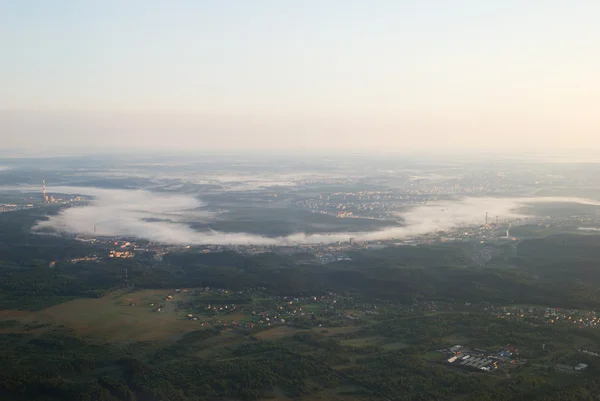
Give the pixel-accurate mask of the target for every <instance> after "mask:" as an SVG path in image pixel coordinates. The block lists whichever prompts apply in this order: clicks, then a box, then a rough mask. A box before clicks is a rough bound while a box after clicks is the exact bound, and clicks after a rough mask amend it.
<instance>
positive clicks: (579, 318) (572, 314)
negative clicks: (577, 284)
mask: <svg viewBox="0 0 600 401" xmlns="http://www.w3.org/2000/svg"><path fill="white" fill-rule="evenodd" d="M484 310H486V311H488V312H491V313H493V314H494V315H496V316H497V317H499V318H501V319H515V320H521V319H527V320H529V321H541V322H543V323H546V324H559V323H566V324H572V325H576V326H579V327H580V328H585V327H587V328H600V316H598V315H597V314H596V312H595V311H585V310H577V309H562V308H534V307H529V308H518V307H494V306H488V307H486V308H484Z"/></svg>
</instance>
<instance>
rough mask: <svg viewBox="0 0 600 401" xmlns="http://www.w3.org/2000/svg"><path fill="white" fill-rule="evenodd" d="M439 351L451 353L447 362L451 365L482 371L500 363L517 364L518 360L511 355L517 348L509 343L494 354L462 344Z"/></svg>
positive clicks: (489, 369)
mask: <svg viewBox="0 0 600 401" xmlns="http://www.w3.org/2000/svg"><path fill="white" fill-rule="evenodd" d="M441 352H444V353H447V354H450V355H451V356H450V357H449V358H448V363H450V364H452V365H455V366H459V367H464V368H470V369H478V370H482V371H484V372H492V371H494V370H496V369H498V368H499V367H500V365H501V364H512V365H516V364H519V361H518V360H517V359H514V358H513V357H512V356H513V354H516V353H517V352H518V350H517V349H515V348H514V347H512V346H511V345H508V346H507V347H506V349H502V350H500V351H498V352H497V353H495V354H490V353H488V352H487V351H485V350H482V349H477V348H474V349H470V348H467V347H463V346H462V345H455V346H453V347H450V348H449V349H443V350H441Z"/></svg>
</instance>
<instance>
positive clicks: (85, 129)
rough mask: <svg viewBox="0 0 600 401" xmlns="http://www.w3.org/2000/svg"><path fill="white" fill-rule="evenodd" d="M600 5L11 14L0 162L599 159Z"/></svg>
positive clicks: (46, 6) (38, 5)
mask: <svg viewBox="0 0 600 401" xmlns="http://www.w3.org/2000/svg"><path fill="white" fill-rule="evenodd" d="M599 16H600V3H598V2H591V1H584V2H580V3H579V4H578V5H577V7H575V6H573V5H572V4H569V3H567V2H527V3H523V2H519V1H516V0H510V1H505V2H501V3H496V4H490V3H489V2H478V1H475V0H457V1H454V2H439V1H431V2H419V3H416V2H409V1H399V0H398V1H393V0H379V1H374V2H361V1H341V0H336V1H330V2H327V3H323V2H317V1H312V0H306V1H303V2H300V3H295V4H292V3H282V2H275V1H267V0H263V1H257V2H252V3H250V2H244V1H234V0H231V1H222V2H216V1H198V2H192V1H182V2H177V3H174V4H167V3H164V2H161V1H128V2H125V3H124V2H120V1H115V0H107V1H104V2H97V3H81V2H76V1H52V2H45V1H41V0H34V1H29V2H4V3H2V4H0V26H1V28H0V32H2V35H0V47H2V49H3V52H1V53H0V87H2V91H0V132H2V133H3V135H1V136H0V149H4V150H7V149H24V150H26V151H30V152H36V151H38V152H39V151H42V150H56V151H58V150H61V149H62V150H65V151H77V152H82V151H86V150H87V151H88V152H89V151H100V150H102V151H106V152H110V151H122V150H123V149H136V150H138V151H184V150H185V151H189V150H196V151H211V152H226V151H236V152H238V151H248V152H251V151H264V152H278V151H294V152H298V151H299V152H310V151H314V150H319V151H338V152H356V151H358V152H382V151H385V152H422V151H429V152H431V151H436V152H441V151H446V152H454V151H463V152H467V151H469V152H475V151H494V152H501V151H503V152H520V151H553V152H556V151H558V150H561V151H562V150H577V149H585V150H599V149H600V139H598V135H597V132H598V129H599V128H600V114H599V113H597V111H596V109H595V107H594V105H595V104H598V103H600V80H598V79H597V78H596V75H597V71H598V70H599V69H600V53H598V52H596V51H595V48H596V47H597V43H598V42H599V41H600V25H598V24H597V20H598V17H599Z"/></svg>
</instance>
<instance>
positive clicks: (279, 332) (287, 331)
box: [254, 326, 307, 340]
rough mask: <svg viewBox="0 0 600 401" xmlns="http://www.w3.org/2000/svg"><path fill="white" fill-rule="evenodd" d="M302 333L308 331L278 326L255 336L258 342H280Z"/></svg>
mask: <svg viewBox="0 0 600 401" xmlns="http://www.w3.org/2000/svg"><path fill="white" fill-rule="evenodd" d="M301 331H307V330H305V329H298V328H294V327H289V326H278V327H274V328H272V329H267V330H263V331H261V332H259V333H257V334H255V335H254V337H256V338H257V339H258V340H278V339H281V338H284V337H289V336H293V335H294V334H296V333H300V332H301Z"/></svg>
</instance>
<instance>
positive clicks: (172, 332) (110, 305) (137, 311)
mask: <svg viewBox="0 0 600 401" xmlns="http://www.w3.org/2000/svg"><path fill="white" fill-rule="evenodd" d="M169 294H170V293H169V291H168V290H145V291H139V292H134V293H128V292H115V293H111V294H109V295H107V296H105V297H103V298H99V299H77V300H73V301H68V302H65V303H63V304H60V305H55V306H52V307H50V308H46V309H43V310H41V311H38V312H25V311H2V312H0V321H6V320H9V321H10V320H18V321H19V322H20V323H21V324H22V325H24V326H27V325H29V326H30V327H32V326H33V327H35V326H36V325H38V326H39V327H44V324H45V325H48V324H52V325H55V326H56V325H64V326H66V327H68V328H70V329H72V330H73V331H74V332H75V334H76V335H78V336H82V337H88V338H90V339H92V340H98V341H104V342H106V341H111V342H129V341H134V340H135V341H157V340H166V339H172V338H177V337H178V336H180V335H181V334H183V333H185V332H187V331H192V330H197V329H199V328H201V327H202V323H203V322H202V320H199V321H194V322H192V321H190V320H188V319H187V318H186V315H187V314H186V313H185V312H181V311H180V312H175V302H176V301H177V299H178V297H183V296H184V295H180V294H171V295H172V296H173V299H171V300H169V301H166V300H165V299H166V297H167V295H169ZM151 304H154V305H153V306H151ZM159 305H163V308H162V312H160V313H159V312H156V309H157V308H158V306H159ZM14 328H15V329H17V328H19V327H14ZM11 329H12V328H11ZM19 329H22V327H20V328H19ZM15 331H21V330H15Z"/></svg>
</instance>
